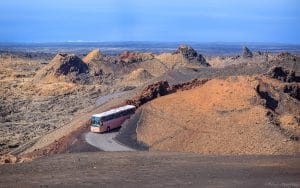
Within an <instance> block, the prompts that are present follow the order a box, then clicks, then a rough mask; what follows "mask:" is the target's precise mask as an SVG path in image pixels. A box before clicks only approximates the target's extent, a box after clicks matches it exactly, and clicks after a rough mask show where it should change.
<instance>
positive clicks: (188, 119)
mask: <svg viewBox="0 0 300 188" xmlns="http://www.w3.org/2000/svg"><path fill="white" fill-rule="evenodd" d="M285 88H297V89H298V90H297V89H294V90H288V89H285ZM299 88H300V85H299V83H296V82H293V83H287V82H282V81H279V80H275V79H272V78H269V77H266V76H251V77H249V76H238V77H229V78H227V79H212V80H210V81H208V82H206V83H205V84H204V85H202V86H200V87H197V88H194V89H191V90H186V91H180V92H177V93H174V94H171V95H167V96H164V97H160V98H158V99H155V100H153V101H152V102H150V103H148V104H146V105H145V106H144V108H143V113H142V117H141V120H140V123H139V125H138V128H137V138H138V140H139V141H141V142H143V143H145V144H147V145H148V146H149V148H150V150H163V151H182V152H195V153H201V154H293V153H297V152H299V151H300V143H299V136H300V131H299V130H300V124H299V123H300V121H299V120H300V108H299V107H300V102H299V98H297V97H295V92H296V93H299ZM295 90H296V91H295Z"/></svg>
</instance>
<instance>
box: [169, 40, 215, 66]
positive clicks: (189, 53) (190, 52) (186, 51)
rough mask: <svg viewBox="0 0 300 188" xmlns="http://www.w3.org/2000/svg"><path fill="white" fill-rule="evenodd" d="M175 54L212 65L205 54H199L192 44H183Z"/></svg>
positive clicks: (191, 60) (205, 64) (202, 63)
mask: <svg viewBox="0 0 300 188" xmlns="http://www.w3.org/2000/svg"><path fill="white" fill-rule="evenodd" d="M173 54H181V55H182V56H183V57H184V58H186V59H187V60H188V61H190V62H195V63H198V64H201V65H204V66H210V65H209V64H208V63H207V62H206V60H205V58H204V57H203V55H201V54H198V53H197V52H196V50H194V49H193V48H192V47H190V46H186V45H181V46H179V47H178V49H177V50H176V51H175V52H174V53H173Z"/></svg>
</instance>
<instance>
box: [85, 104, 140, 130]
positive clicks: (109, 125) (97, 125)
mask: <svg viewBox="0 0 300 188" xmlns="http://www.w3.org/2000/svg"><path fill="white" fill-rule="evenodd" d="M134 112H135V106H133V105H126V106H122V107H119V108H114V109H111V110H109V111H106V112H102V113H100V114H94V115H93V116H92V117H91V125H90V128H91V132H97V133H102V132H109V131H110V130H112V129H115V128H118V127H120V126H121V125H122V123H123V122H124V121H125V120H126V119H128V118H130V116H131V115H132V114H134Z"/></svg>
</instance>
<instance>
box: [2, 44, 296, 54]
mask: <svg viewBox="0 0 300 188" xmlns="http://www.w3.org/2000/svg"><path fill="white" fill-rule="evenodd" d="M181 44H185V45H190V46H192V47H193V48H194V49H195V50H197V51H198V52H199V53H201V54H204V55H236V54H240V53H241V51H242V47H243V46H247V47H248V48H249V49H250V50H252V51H262V52H271V53H278V52H285V51H287V52H290V53H295V54H300V45H293V44H274V43H217V42H216V43H197V42H185V43H184V42H182V43H180V42H64V43H0V51H12V52H39V53H58V52H65V53H75V54H87V53H88V52H89V51H91V50H92V49H95V48H100V50H101V52H102V53H104V54H107V55H116V54H120V53H122V52H123V51H125V50H128V51H138V52H152V53H163V52H172V51H174V50H176V48H177V47H178V46H179V45H181Z"/></svg>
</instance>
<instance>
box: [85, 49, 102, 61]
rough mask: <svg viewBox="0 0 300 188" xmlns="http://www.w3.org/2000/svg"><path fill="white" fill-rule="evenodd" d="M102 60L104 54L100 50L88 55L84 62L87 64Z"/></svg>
mask: <svg viewBox="0 0 300 188" xmlns="http://www.w3.org/2000/svg"><path fill="white" fill-rule="evenodd" d="M101 58H102V54H101V51H100V49H99V48H97V49H94V50H93V51H91V52H90V53H89V54H88V55H86V56H85V57H84V58H83V59H82V60H83V61H84V62H85V63H89V62H91V61H93V60H100V59H101Z"/></svg>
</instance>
